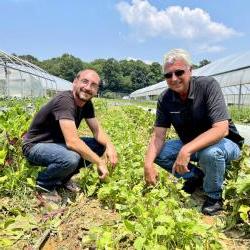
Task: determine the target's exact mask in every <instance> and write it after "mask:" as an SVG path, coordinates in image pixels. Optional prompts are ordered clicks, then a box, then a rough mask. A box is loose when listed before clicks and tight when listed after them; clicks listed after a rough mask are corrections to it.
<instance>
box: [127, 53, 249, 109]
mask: <svg viewBox="0 0 250 250" xmlns="http://www.w3.org/2000/svg"><path fill="white" fill-rule="evenodd" d="M249 58H250V51H249V52H245V53H243V54H236V55H231V56H228V57H225V58H222V59H219V60H217V61H214V62H212V63H210V64H207V65H205V66H203V67H201V68H199V69H196V70H193V75H195V76H213V77H214V78H215V79H216V80H217V81H218V82H219V84H220V86H221V89H222V91H223V93H224V96H225V99H226V102H227V103H228V104H229V105H230V104H236V105H250V59H249ZM166 88H167V84H166V82H165V81H163V82H160V83H157V84H154V85H151V86H148V87H146V88H142V89H138V90H136V91H134V92H133V93H131V94H130V97H131V98H133V99H155V98H156V97H157V96H158V95H159V94H160V93H161V92H162V91H163V90H164V89H166Z"/></svg>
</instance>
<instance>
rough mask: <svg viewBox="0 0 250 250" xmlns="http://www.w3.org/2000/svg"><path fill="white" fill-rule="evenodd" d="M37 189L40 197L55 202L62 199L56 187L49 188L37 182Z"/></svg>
mask: <svg viewBox="0 0 250 250" xmlns="http://www.w3.org/2000/svg"><path fill="white" fill-rule="evenodd" d="M36 189H37V191H38V193H39V196H40V198H41V199H43V200H45V201H49V202H50V201H52V202H54V203H60V202H61V201H62V197H61V196H60V195H59V194H58V193H57V191H56V190H55V189H54V188H48V187H44V186H42V185H39V184H36Z"/></svg>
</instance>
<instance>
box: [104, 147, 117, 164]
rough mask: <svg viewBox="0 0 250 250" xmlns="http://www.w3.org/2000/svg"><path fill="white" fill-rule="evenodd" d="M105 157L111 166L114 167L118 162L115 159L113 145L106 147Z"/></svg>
mask: <svg viewBox="0 0 250 250" xmlns="http://www.w3.org/2000/svg"><path fill="white" fill-rule="evenodd" d="M106 155H107V158H108V161H109V163H110V164H111V166H112V167H115V165H116V163H117V161H118V157H117V153H116V150H115V147H114V146H113V144H109V145H107V148H106Z"/></svg>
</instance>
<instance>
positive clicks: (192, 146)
mask: <svg viewBox="0 0 250 250" xmlns="http://www.w3.org/2000/svg"><path fill="white" fill-rule="evenodd" d="M226 135H227V134H226V132H225V129H224V128H223V127H222V128H220V127H213V128H210V129H209V130H207V131H206V132H204V133H202V134H200V135H199V136H197V137H196V138H195V139H193V140H192V141H191V142H189V143H187V144H185V145H184V146H183V147H182V150H185V151H187V152H188V153H190V155H191V154H193V153H195V152H197V151H199V150H201V149H203V148H206V147H208V146H210V145H213V144H215V143H217V142H218V141H219V140H221V139H222V138H224V137H225V136H226Z"/></svg>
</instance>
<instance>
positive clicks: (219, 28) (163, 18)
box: [116, 0, 239, 42]
mask: <svg viewBox="0 0 250 250" xmlns="http://www.w3.org/2000/svg"><path fill="white" fill-rule="evenodd" d="M116 7H117V9H118V11H119V13H120V15H121V17H122V20H124V21H125V22H126V23H127V24H128V25H129V26H131V28H132V30H133V31H134V33H135V34H136V37H137V38H138V39H139V40H144V39H146V38H147V37H158V36H164V37H171V38H181V39H187V40H193V41H195V40H196V41H197V40H208V41H213V42H218V41H221V40H224V39H226V38H229V37H232V36H235V35H239V33H238V32H237V31H235V30H234V29H232V28H229V27H227V26H226V25H224V24H222V23H218V22H214V21H212V20H211V17H210V15H209V14H208V13H207V12H206V11H204V10H202V9H200V8H195V9H190V8H189V7H184V8H182V7H180V6H170V7H167V8H166V9H165V10H158V9H157V8H156V7H155V6H153V5H151V4H150V3H149V2H148V1H147V0H132V3H131V4H129V3H127V2H124V1H122V2H120V3H118V4H117V6H116Z"/></svg>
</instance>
